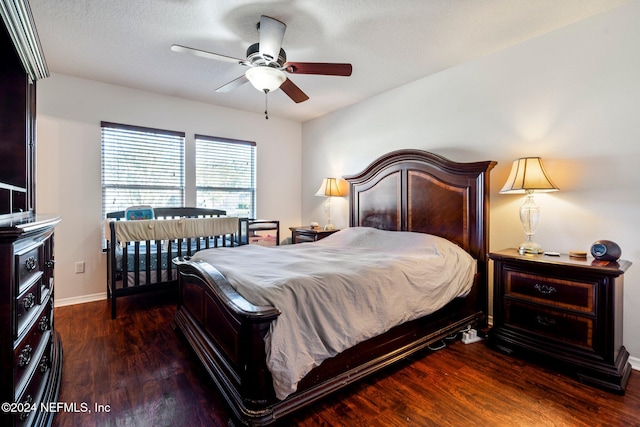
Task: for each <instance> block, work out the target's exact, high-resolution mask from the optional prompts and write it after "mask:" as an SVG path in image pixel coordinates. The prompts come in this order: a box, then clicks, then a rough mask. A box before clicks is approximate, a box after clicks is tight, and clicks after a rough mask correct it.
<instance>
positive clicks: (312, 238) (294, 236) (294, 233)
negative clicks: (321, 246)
mask: <svg viewBox="0 0 640 427" xmlns="http://www.w3.org/2000/svg"><path fill="white" fill-rule="evenodd" d="M289 230H290V231H291V243H292V244H295V243H304V242H316V241H318V240H320V239H324V238H325V237H327V236H329V235H331V234H333V233H335V232H336V231H340V230H323V229H322V228H320V227H289Z"/></svg>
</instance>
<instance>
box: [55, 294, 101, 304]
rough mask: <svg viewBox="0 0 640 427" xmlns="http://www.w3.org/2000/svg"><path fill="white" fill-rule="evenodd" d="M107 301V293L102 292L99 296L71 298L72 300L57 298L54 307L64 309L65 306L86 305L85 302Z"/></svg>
mask: <svg viewBox="0 0 640 427" xmlns="http://www.w3.org/2000/svg"><path fill="white" fill-rule="evenodd" d="M105 299H107V293H106V292H100V293H97V294H90V295H82V296H79V297H71V298H56V299H55V303H54V306H55V307H64V306H65V305H74V304H84V303H85V302H94V301H102V300H105Z"/></svg>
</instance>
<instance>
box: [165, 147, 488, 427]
mask: <svg viewBox="0 0 640 427" xmlns="http://www.w3.org/2000/svg"><path fill="white" fill-rule="evenodd" d="M494 166H495V162H492V161H484V162H474V163H456V162H452V161H450V160H447V159H445V158H443V157H441V156H438V155H435V154H432V153H428V152H425V151H420V150H399V151H394V152H391V153H389V154H387V155H384V156H382V157H380V158H378V159H377V160H375V161H374V162H373V163H371V164H370V165H369V166H368V167H367V168H366V169H365V170H364V171H362V172H361V173H359V174H355V175H351V176H347V177H345V179H346V180H347V181H348V182H349V187H350V202H349V204H350V209H349V210H350V227H349V229H348V230H349V231H348V230H344V231H345V232H347V233H346V234H343V232H342V231H340V232H338V233H335V234H334V235H332V236H329V237H327V238H325V239H323V240H321V241H318V242H315V243H303V244H300V245H293V247H290V248H285V247H281V248H282V250H283V251H289V252H295V253H308V252H313V251H327V250H329V251H339V250H340V249H339V248H340V246H339V244H342V243H336V240H350V239H351V240H354V239H355V240H358V239H360V240H361V239H362V237H361V236H360V233H364V234H367V235H369V234H377V233H378V232H379V233H389V232H399V233H391V234H392V235H394V236H399V237H401V238H404V236H405V235H407V236H409V237H411V239H413V238H414V237H416V238H418V239H421V240H422V237H417V235H419V234H420V233H423V234H428V235H429V236H423V237H424V238H425V239H428V241H429V242H431V243H428V244H430V245H432V246H433V245H436V243H437V250H436V252H439V251H444V249H442V248H445V247H446V248H447V249H446V250H447V251H452V253H456V254H457V255H456V256H457V257H461V258H464V257H465V256H466V257H468V258H470V259H471V260H472V263H471V264H472V265H473V271H472V272H471V275H470V276H469V273H468V272H467V278H466V279H465V280H466V281H468V282H469V283H468V286H467V287H466V288H462V289H458V290H456V291H455V292H453V291H452V293H451V295H450V296H452V299H451V300H450V301H448V302H445V303H442V304H444V305H442V306H439V307H437V309H435V311H429V310H427V311H425V312H424V313H423V312H422V311H420V310H419V309H418V308H416V307H415V306H414V307H412V309H411V310H409V312H410V313H409V314H411V316H408V317H407V319H404V320H402V319H401V320H400V321H399V323H392V324H391V326H389V324H385V325H383V326H382V330H381V331H378V330H375V331H369V332H367V333H366V334H364V335H363V336H362V337H359V338H358V339H357V340H356V341H355V342H346V343H343V344H341V345H342V347H340V346H335V345H334V344H333V343H329V347H331V348H332V349H333V353H335V354H333V353H332V354H329V355H328V356H326V357H325V358H324V359H322V360H320V361H319V362H318V361H314V363H312V364H311V365H309V364H307V371H306V373H305V371H302V372H303V375H302V376H301V377H296V378H294V379H293V381H292V384H293V386H292V388H290V389H289V390H287V389H286V387H285V389H284V391H283V389H282V384H281V382H280V381H281V375H282V374H283V372H284V374H286V373H287V372H286V371H287V368H286V366H285V367H284V368H282V369H280V370H279V371H276V370H273V367H274V365H273V363H272V361H273V353H274V348H276V349H278V351H276V352H277V353H278V354H281V352H280V351H279V348H280V347H279V346H278V345H275V347H274V342H275V341H278V340H277V339H276V330H278V328H279V325H280V324H282V323H289V324H293V328H296V327H299V328H300V329H301V330H302V331H303V332H302V333H301V335H307V331H306V329H304V328H305V326H303V325H302V323H304V322H299V323H298V321H299V320H300V319H299V318H294V317H292V316H291V315H290V312H289V311H288V310H289V308H288V307H289V305H291V303H290V300H291V298H293V299H296V297H297V302H295V303H294V305H297V306H298V307H306V308H305V310H307V309H309V310H311V309H313V310H312V311H313V313H314V314H313V315H309V316H307V317H310V318H314V317H322V316H325V317H327V316H326V314H325V313H324V312H329V313H331V314H330V315H329V316H328V318H329V322H328V323H334V322H331V319H334V320H335V317H333V316H335V315H334V314H333V313H334V312H335V311H341V310H331V309H332V308H334V307H332V306H331V305H317V304H316V305H313V304H309V303H308V295H307V294H304V296H303V292H304V290H303V288H304V287H303V286H302V285H297V286H298V288H297V289H298V290H299V291H301V293H297V292H296V291H294V292H289V293H288V295H289V297H288V298H289V300H285V299H284V298H283V299H282V300H280V302H278V301H275V302H273V303H270V304H264V303H263V302H264V301H265V300H263V299H261V295H258V296H256V295H255V294H252V293H251V291H248V290H247V289H248V288H247V286H249V285H248V284H247V283H244V282H245V281H246V282H249V281H250V280H249V279H246V280H245V278H246V277H249V276H251V275H252V274H253V275H258V276H260V275H263V276H270V275H271V272H270V270H269V271H264V270H265V269H266V266H265V264H264V263H260V262H259V261H260V260H261V259H262V258H265V257H266V255H264V256H263V255H261V253H264V251H273V250H274V249H273V248H256V247H252V248H242V249H240V248H227V249H224V248H223V249H212V250H209V251H202V252H199V253H198V254H196V256H194V257H187V258H184V257H183V258H181V259H176V260H175V263H176V264H177V266H178V273H179V274H178V277H179V278H178V289H179V296H178V307H177V310H176V314H175V317H174V324H175V327H176V328H177V329H179V330H180V331H181V332H182V333H183V335H184V336H185V338H186V341H187V342H188V343H189V344H190V346H191V347H192V348H193V350H194V352H195V354H196V355H197V356H198V358H199V359H200V360H201V362H202V363H203V365H204V366H205V367H206V369H207V371H208V372H209V374H210V376H211V378H212V379H213V380H214V382H215V383H216V385H217V387H218V388H219V389H220V391H221V393H222V394H223V396H224V397H225V399H226V401H227V402H228V403H229V405H230V407H231V409H232V411H233V413H234V415H235V416H236V418H237V419H238V420H239V421H240V422H241V423H243V424H246V425H267V424H270V423H273V422H274V421H277V420H279V419H281V418H282V417H284V416H286V415H287V414H290V413H291V412H293V411H296V410H299V409H300V408H303V407H305V406H307V405H309V404H311V403H313V402H314V401H316V400H318V399H320V398H322V397H323V396H325V395H327V394H329V393H332V392H334V391H336V390H338V389H340V388H342V387H345V386H347V385H348V384H351V383H353V382H354V381H357V380H359V379H361V378H363V377H364V376H366V375H369V374H371V373H373V372H376V371H378V370H380V369H383V368H384V367H386V366H388V365H390V364H392V363H394V362H396V361H398V360H401V359H403V358H405V357H407V356H409V355H411V354H413V353H415V352H417V351H420V350H423V349H424V348H426V347H427V346H429V345H430V344H432V343H434V342H436V341H438V340H440V339H442V338H444V337H446V336H448V335H451V334H454V333H457V332H458V331H461V330H463V329H464V328H466V327H468V326H469V325H473V326H475V327H483V326H485V325H486V313H487V250H488V211H489V209H488V207H489V172H490V170H491V169H492V168H493V167H494ZM354 235H355V237H354ZM386 235H388V234H386ZM334 236H335V239H334V238H333V237H334ZM345 236H346V237H345ZM383 239H384V238H383ZM323 242H324V243H323ZM400 242H401V243H398V244H397V246H398V247H401V246H403V243H402V242H403V240H400ZM411 242H413V240H411ZM434 242H435V243H434ZM452 243H453V244H452ZM336 245H337V246H336ZM375 245H378V246H380V245H381V244H380V243H379V241H377V243H375ZM410 245H413V243H408V244H407V246H410ZM296 247H298V248H296ZM452 247H455V248H457V251H458V252H460V249H462V252H464V253H465V255H464V256H462V255H460V254H459V253H458V252H456V249H453V248H452ZM246 250H249V251H251V252H250V253H248V255H246V256H247V257H248V258H245V259H246V261H245V266H248V267H243V268H242V270H243V271H242V272H241V271H239V270H240V268H239V267H238V265H239V264H238V261H236V264H235V267H234V264H233V262H232V263H228V262H227V261H226V260H225V259H226V258H227V257H235V256H239V255H237V254H240V253H241V252H244V251H246ZM278 250H280V249H278ZM366 250H367V251H370V250H371V248H367V249H366ZM233 251H236V252H237V254H236V255H231V254H227V253H231V252H233ZM256 251H257V252H256ZM260 251H262V252H260ZM353 252H355V251H353ZM383 252H384V251H383ZM323 253H325V252H323ZM282 254H283V255H280V253H278V255H277V256H276V258H281V259H283V260H284V259H285V255H284V252H282ZM342 255H343V257H342V258H343V260H344V259H346V258H348V257H350V256H351V255H352V251H349V252H348V253H347V252H342ZM295 256H301V255H295ZM305 256H306V255H305ZM321 256H322V255H321ZM353 256H354V257H355V253H354V254H353ZM377 256H380V257H381V255H377ZM381 258H382V257H381ZM304 259H305V258H304V256H302V258H300V260H304ZM309 259H311V258H309ZM343 260H341V261H340V263H334V265H335V264H342V263H343V262H346V260H344V261H343ZM372 260H373V264H372V265H370V266H369V267H367V268H364V269H363V270H362V271H365V270H368V269H373V268H375V267H377V266H378V264H380V263H381V262H382V261H380V262H378V260H377V259H376V258H373V259H372ZM273 263H274V264H276V265H278V267H277V268H276V270H278V269H279V270H284V271H289V270H285V268H284V267H283V266H282V264H278V261H277V260H276V261H273ZM302 263H303V264H305V265H306V266H307V268H310V269H312V271H306V272H305V273H303V274H298V273H295V274H294V273H293V272H292V273H291V275H292V276H296V277H299V280H302V281H305V280H309V279H311V278H313V279H315V281H316V282H319V283H320V286H321V288H323V289H324V288H329V287H331V288H333V287H334V286H333V285H331V286H329V285H328V284H329V283H330V281H329V277H328V275H329V272H328V271H325V272H324V273H323V271H324V270H333V269H332V268H331V267H330V266H327V267H320V266H317V265H316V264H317V261H310V262H302ZM281 267H282V268H281ZM252 268H253V269H255V270H256V271H255V272H252ZM355 268H357V267H348V268H347V269H355ZM313 269H316V270H313ZM323 269H324V270H323ZM320 270H323V271H320ZM223 272H224V273H223ZM241 273H242V274H241ZM322 274H327V276H324V275H322ZM333 274H336V275H339V276H340V277H342V274H343V273H342V272H336V271H334V272H333ZM400 275H402V274H400ZM377 276H380V277H382V275H381V274H380V275H376V277H377ZM396 277H398V276H391V278H390V279H384V280H382V281H381V283H382V286H384V287H386V289H387V291H386V292H387V293H388V291H389V289H391V290H393V291H395V287H396V286H398V289H400V288H399V286H400V285H399V282H400V279H396ZM412 277H413V276H412ZM251 280H253V279H251ZM350 280H352V279H351V278H348V279H344V282H345V283H346V285H345V284H344V283H343V286H342V287H343V288H345V289H347V291H349V290H350V286H349V285H352V286H353V288H354V289H356V283H355V281H354V282H353V283H352V282H350ZM367 280H368V281H373V279H367ZM456 280H457V279H456ZM323 284H324V285H325V286H324V287H323V286H322V285H323ZM245 285H247V286H245ZM414 285H415V283H414ZM301 286H302V287H301ZM357 286H361V285H357ZM365 286H366V285H365ZM257 289H261V288H260V287H258V288H257ZM443 289H445V290H446V289H447V287H446V286H445V287H444V288H443ZM258 292H261V291H258ZM313 292H314V293H315V291H313ZM354 292H355V293H356V294H361V295H364V294H366V295H369V294H370V293H371V292H369V291H366V292H362V291H357V292H356V291H354ZM375 292H377V291H375ZM404 292H405V291H401V292H396V293H395V294H403V293H404ZM291 295H293V297H292V296H291ZM391 295H393V292H392V293H391ZM347 299H349V298H346V299H344V298H343V299H341V300H340V301H345V300H347ZM249 300H251V301H254V303H251V302H249ZM266 301H273V300H272V299H269V300H266ZM358 301H359V300H356V301H355V302H353V304H352V305H354V306H358V305H359V304H361V303H360V302H358ZM305 304H307V305H306V306H305ZM363 304H365V306H366V307H374V309H375V307H380V305H378V306H376V305H373V306H371V305H369V304H371V303H370V302H366V303H363ZM374 304H378V303H374ZM345 311H346V310H345ZM283 319H289V320H287V321H283ZM291 319H294V320H291ZM326 320H327V319H325V323H327V322H326ZM396 320H397V319H396ZM335 323H338V322H337V321H336V322H335ZM369 323H371V322H370V321H369V320H363V321H362V325H363V326H361V327H360V326H358V327H356V329H358V330H359V329H362V330H364V329H368V327H367V325H368V324H369ZM381 323H382V322H381ZM372 334H373V335H372ZM335 335H337V336H340V337H341V338H345V337H346V338H349V339H347V340H342V341H349V340H350V338H351V337H352V334H351V332H345V333H337V334H335ZM327 337H328V336H324V338H322V339H326V338H327ZM287 340H288V341H289V342H290V343H291V342H292V343H293V344H294V345H295V346H297V345H298V344H299V343H298V342H297V340H296V339H291V338H286V339H284V340H283V341H284V342H285V344H286V342H287ZM278 342H279V341H278ZM323 344H324V343H323ZM300 348H301V347H300ZM294 356H295V353H289V354H288V355H287V353H284V356H283V357H284V358H285V359H288V358H294ZM295 369H297V368H295ZM295 369H294V368H291V371H294V370H295ZM296 372H297V371H296ZM289 385H290V384H289Z"/></svg>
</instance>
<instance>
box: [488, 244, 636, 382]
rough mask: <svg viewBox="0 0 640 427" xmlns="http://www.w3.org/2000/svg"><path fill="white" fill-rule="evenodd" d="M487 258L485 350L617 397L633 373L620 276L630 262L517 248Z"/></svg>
mask: <svg viewBox="0 0 640 427" xmlns="http://www.w3.org/2000/svg"><path fill="white" fill-rule="evenodd" d="M489 258H490V259H492V260H493V262H494V263H493V265H494V300H493V327H492V328H491V330H490V332H489V340H488V343H489V345H491V346H492V347H494V348H495V349H498V350H500V351H503V352H506V353H509V354H513V355H515V356H521V357H525V358H528V359H530V360H534V361H536V362H541V363H546V364H549V365H550V366H553V367H555V368H557V369H558V370H560V371H561V372H564V373H566V374H569V375H572V376H574V377H575V378H577V379H578V380H580V381H581V382H583V383H585V384H589V385H592V386H595V387H599V388H602V389H605V390H608V391H611V392H614V393H618V394H623V393H624V390H625V387H626V385H627V381H628V379H629V375H630V373H631V365H630V363H629V353H628V352H627V350H626V349H625V348H624V346H623V345H622V307H623V295H624V283H623V279H624V273H625V271H627V269H628V268H629V267H630V266H631V263H630V262H628V261H623V260H620V261H618V262H608V261H597V260H594V259H593V258H588V259H585V258H582V259H580V258H573V257H570V256H568V255H560V256H547V255H541V254H540V255H529V254H525V255H520V254H518V251H517V250H516V249H507V250H503V251H498V252H493V253H491V254H489Z"/></svg>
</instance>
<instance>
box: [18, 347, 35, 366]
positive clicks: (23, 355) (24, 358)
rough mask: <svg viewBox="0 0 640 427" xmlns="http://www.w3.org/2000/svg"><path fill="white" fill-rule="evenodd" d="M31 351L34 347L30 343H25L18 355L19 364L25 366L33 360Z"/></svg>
mask: <svg viewBox="0 0 640 427" xmlns="http://www.w3.org/2000/svg"><path fill="white" fill-rule="evenodd" d="M31 353H33V348H32V347H31V346H30V345H28V344H27V345H25V346H24V348H23V349H22V351H20V354H19V355H18V366H19V367H21V368H24V367H25V366H27V365H28V364H29V362H31Z"/></svg>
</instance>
